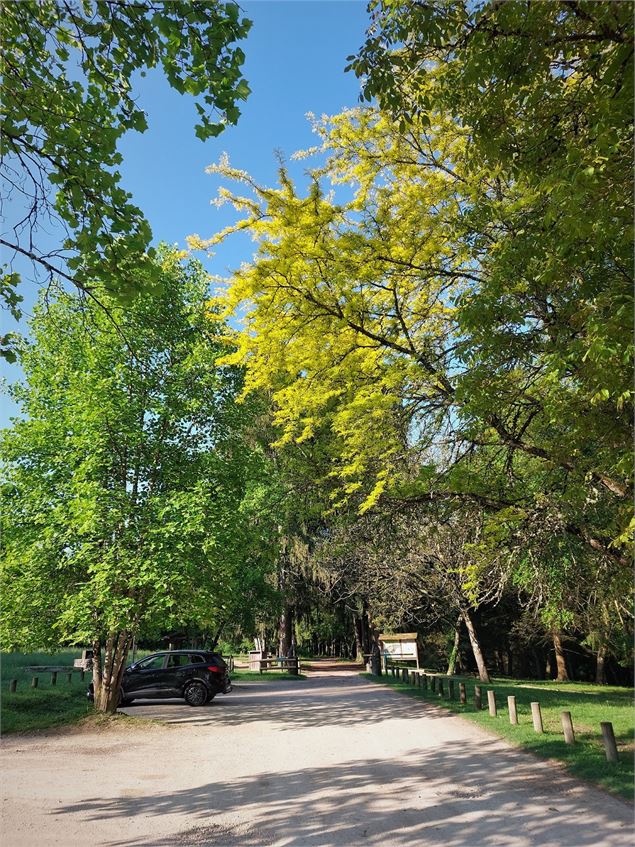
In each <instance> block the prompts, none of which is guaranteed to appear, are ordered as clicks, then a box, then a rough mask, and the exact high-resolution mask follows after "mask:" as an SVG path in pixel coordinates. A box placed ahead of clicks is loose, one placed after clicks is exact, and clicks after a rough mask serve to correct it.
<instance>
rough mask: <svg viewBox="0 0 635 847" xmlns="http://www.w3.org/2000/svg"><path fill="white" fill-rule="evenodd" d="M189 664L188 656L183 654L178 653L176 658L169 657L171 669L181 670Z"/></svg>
mask: <svg viewBox="0 0 635 847" xmlns="http://www.w3.org/2000/svg"><path fill="white" fill-rule="evenodd" d="M187 664H189V659H188V657H187V656H184V655H183V654H182V653H177V654H176V655H174V656H168V667H169V668H181V667H183V665H187Z"/></svg>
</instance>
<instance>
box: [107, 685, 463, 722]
mask: <svg viewBox="0 0 635 847" xmlns="http://www.w3.org/2000/svg"><path fill="white" fill-rule="evenodd" d="M123 711H125V712H126V714H129V715H133V716H135V715H136V716H139V717H144V718H153V719H155V720H160V721H165V722H166V723H168V724H196V725H201V726H206V725H209V726H219V725H222V726H230V727H231V726H244V725H245V724H247V723H251V722H258V723H262V721H263V720H267V719H268V720H272V721H277V725H276V731H281V732H284V731H288V730H295V729H298V728H302V727H315V726H321V727H328V726H340V727H341V726H354V725H356V724H364V725H368V724H375V723H381V722H383V721H386V720H388V719H395V718H403V719H413V718H418V717H420V716H421V714H422V711H425V715H426V717H428V718H435V717H440V718H446V719H447V718H448V713H447V712H446V711H444V710H442V709H439V708H437V707H436V706H435V705H433V704H430V703H426V702H424V701H422V700H412V699H410V698H405V697H402V696H400V695H399V694H397V693H396V692H394V691H391V690H390V689H389V688H382V687H380V686H377V685H374V684H371V683H367V682H365V681H363V680H360V679H359V678H358V677H355V676H351V677H346V676H342V677H323V678H318V679H313V680H311V679H309V680H307V681H306V682H303V681H299V682H292V683H283V682H272V683H251V684H250V683H244V684H239V685H237V686H235V688H234V690H233V691H232V692H231V693H230V694H228V695H226V696H224V695H219V696H217V697H216V698H215V699H214V700H213V701H212V702H211V703H210V704H208V706H206V707H203V708H197V709H193V708H191V707H189V706H186V705H184V703H183V701H182V700H139V701H136V702H135V703H133V704H132V705H131V706H129V707H126V709H125V710H123Z"/></svg>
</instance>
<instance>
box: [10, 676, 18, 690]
mask: <svg viewBox="0 0 635 847" xmlns="http://www.w3.org/2000/svg"><path fill="white" fill-rule="evenodd" d="M17 687H18V681H17V679H10V680H9V691H10V692H11V693H12V694H13V693H15V689H16V688H17Z"/></svg>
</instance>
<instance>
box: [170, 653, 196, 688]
mask: <svg viewBox="0 0 635 847" xmlns="http://www.w3.org/2000/svg"><path fill="white" fill-rule="evenodd" d="M190 670H191V667H190V657H189V656H188V655H187V654H186V653H172V654H170V655H168V660H167V664H166V671H165V674H166V680H165V685H166V693H167V689H169V692H170V693H171V694H174V696H175V697H178V696H180V695H181V693H182V691H183V688H184V687H185V683H186V682H187V679H188V671H190Z"/></svg>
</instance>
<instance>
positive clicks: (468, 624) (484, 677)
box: [461, 608, 490, 682]
mask: <svg viewBox="0 0 635 847" xmlns="http://www.w3.org/2000/svg"><path fill="white" fill-rule="evenodd" d="M461 617H462V618H463V622H464V623H465V628H466V629H467V634H468V635H469V636H470V644H471V646H472V652H473V653H474V658H475V660H476V667H477V668H478V678H479V679H480V680H481V682H490V678H489V673H488V671H487V666H486V664H485V658H484V657H483V651H482V650H481V645H480V644H479V640H478V637H477V635H476V630H475V629H474V622H473V621H472V616H471V615H470V610H469V609H467V608H465V609H461Z"/></svg>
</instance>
